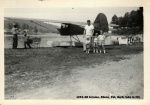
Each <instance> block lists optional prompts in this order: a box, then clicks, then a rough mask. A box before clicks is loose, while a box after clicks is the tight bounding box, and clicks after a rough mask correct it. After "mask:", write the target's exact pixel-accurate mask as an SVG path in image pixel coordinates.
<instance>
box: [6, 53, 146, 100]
mask: <svg viewBox="0 0 150 105" xmlns="http://www.w3.org/2000/svg"><path fill="white" fill-rule="evenodd" d="M127 58H130V59H125V60H122V61H119V62H106V63H104V64H102V65H95V66H93V67H91V68H76V69H74V70H71V73H70V74H69V75H67V74H66V75H59V76H58V77H56V79H55V81H54V83H53V84H47V86H46V87H41V88H35V89H33V90H30V91H23V92H21V93H18V94H15V99H76V97H77V96H108V95H109V94H111V95H115V96H117V95H120V96H126V95H130V96H131V95H133V96H140V97H141V98H143V84H144V82H143V78H144V77H143V72H144V70H143V53H141V54H137V55H130V56H127ZM7 98H8V97H7Z"/></svg>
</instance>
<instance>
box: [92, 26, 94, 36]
mask: <svg viewBox="0 0 150 105" xmlns="http://www.w3.org/2000/svg"><path fill="white" fill-rule="evenodd" d="M93 35H94V26H93V30H92V36H93Z"/></svg>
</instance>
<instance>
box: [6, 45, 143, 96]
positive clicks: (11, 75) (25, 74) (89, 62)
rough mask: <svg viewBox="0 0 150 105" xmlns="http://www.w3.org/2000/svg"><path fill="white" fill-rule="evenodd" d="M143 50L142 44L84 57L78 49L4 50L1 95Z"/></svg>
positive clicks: (49, 81)
mask: <svg viewBox="0 0 150 105" xmlns="http://www.w3.org/2000/svg"><path fill="white" fill-rule="evenodd" d="M142 51H143V44H142V43H137V44H135V45H129V46H127V45H120V46H107V47H106V52H107V53H106V54H93V53H90V54H86V53H83V52H82V48H38V49H16V50H14V49H5V95H12V98H14V94H16V93H18V92H21V91H27V90H30V89H34V88H38V87H42V86H46V85H47V84H53V79H55V77H57V76H58V75H63V76H64V77H65V76H67V75H69V74H70V73H71V69H73V68H75V67H87V68H88V67H92V66H93V65H101V64H102V63H106V62H107V61H116V62H117V61H120V60H122V59H127V58H126V57H125V55H130V54H137V53H140V52H142Z"/></svg>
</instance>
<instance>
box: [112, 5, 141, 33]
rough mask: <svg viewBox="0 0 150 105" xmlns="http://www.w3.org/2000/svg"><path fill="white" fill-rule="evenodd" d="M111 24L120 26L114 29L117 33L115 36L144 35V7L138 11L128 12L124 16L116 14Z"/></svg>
mask: <svg viewBox="0 0 150 105" xmlns="http://www.w3.org/2000/svg"><path fill="white" fill-rule="evenodd" d="M111 24H116V25H119V27H114V28H116V29H117V31H114V33H115V34H126V35H130V34H133V35H135V34H142V33H143V7H139V8H138V10H136V11H135V10H132V11H131V12H126V13H125V14H124V16H121V17H118V16H117V15H116V14H115V15H114V16H113V17H112V21H111Z"/></svg>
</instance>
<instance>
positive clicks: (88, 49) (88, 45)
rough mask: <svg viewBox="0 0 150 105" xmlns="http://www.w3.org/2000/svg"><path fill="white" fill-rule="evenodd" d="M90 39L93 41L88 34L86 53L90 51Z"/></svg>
mask: <svg viewBox="0 0 150 105" xmlns="http://www.w3.org/2000/svg"><path fill="white" fill-rule="evenodd" d="M90 41H91V37H89V36H86V53H89V52H90Z"/></svg>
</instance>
